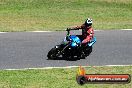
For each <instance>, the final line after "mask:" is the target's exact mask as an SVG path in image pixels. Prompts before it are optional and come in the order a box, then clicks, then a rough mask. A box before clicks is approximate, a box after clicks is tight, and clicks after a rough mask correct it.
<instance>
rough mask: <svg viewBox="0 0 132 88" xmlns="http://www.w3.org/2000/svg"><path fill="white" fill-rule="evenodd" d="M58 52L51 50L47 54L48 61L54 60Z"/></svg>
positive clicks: (54, 49) (55, 49)
mask: <svg viewBox="0 0 132 88" xmlns="http://www.w3.org/2000/svg"><path fill="white" fill-rule="evenodd" d="M59 52H60V51H59V50H58V49H57V48H52V49H51V50H50V51H49V52H48V54H47V57H48V59H56V58H57V57H58V54H59Z"/></svg>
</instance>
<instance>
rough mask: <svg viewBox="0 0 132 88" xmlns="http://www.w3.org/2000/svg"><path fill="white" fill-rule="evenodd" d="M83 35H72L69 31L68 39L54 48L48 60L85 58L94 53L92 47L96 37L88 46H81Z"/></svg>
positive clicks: (48, 55) (49, 53)
mask: <svg viewBox="0 0 132 88" xmlns="http://www.w3.org/2000/svg"><path fill="white" fill-rule="evenodd" d="M81 41H82V36H81V35H70V30H67V34H66V37H65V38H64V40H63V41H62V42H61V44H59V45H56V46H55V47H54V48H52V49H51V50H50V51H49V52H48V54H47V57H48V59H57V58H59V57H62V58H66V59H74V58H75V57H76V58H85V57H87V56H89V55H90V53H91V52H92V46H93V44H94V43H95V42H96V37H93V39H92V40H91V41H90V42H89V43H88V44H87V45H86V46H81V44H80V43H81Z"/></svg>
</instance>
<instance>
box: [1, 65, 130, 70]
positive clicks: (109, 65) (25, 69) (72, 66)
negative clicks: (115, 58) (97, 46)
mask: <svg viewBox="0 0 132 88" xmlns="http://www.w3.org/2000/svg"><path fill="white" fill-rule="evenodd" d="M104 66H107V67H122V66H132V65H103V66H82V67H104ZM77 67H79V66H66V67H42V68H23V69H3V70H30V69H31V70H39V69H40V70H41V69H42V70H43V69H54V68H57V69H66V68H77Z"/></svg>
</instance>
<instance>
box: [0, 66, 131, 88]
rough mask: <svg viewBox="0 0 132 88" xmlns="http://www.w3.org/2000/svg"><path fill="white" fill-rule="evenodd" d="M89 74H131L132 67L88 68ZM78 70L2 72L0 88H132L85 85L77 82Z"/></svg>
mask: <svg viewBox="0 0 132 88" xmlns="http://www.w3.org/2000/svg"><path fill="white" fill-rule="evenodd" d="M85 70H86V73H87V74H130V75H131V76H132V66H126V67H123V66H121V67H116V66H115V67H107V66H104V67H92V66H91V67H87V68H85ZM77 71H78V68H70V69H69V68H66V69H38V70H33V69H32V70H31V69H30V70H14V71H13V70H12V71H11V70H1V71H0V88H119V87H120V88H132V82H131V83H129V84H85V85H83V86H80V85H78V84H77V82H76V74H77Z"/></svg>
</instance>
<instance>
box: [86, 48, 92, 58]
mask: <svg viewBox="0 0 132 88" xmlns="http://www.w3.org/2000/svg"><path fill="white" fill-rule="evenodd" d="M92 49H93V47H92V46H91V47H88V48H86V50H85V56H89V55H90V54H91V52H92Z"/></svg>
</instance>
